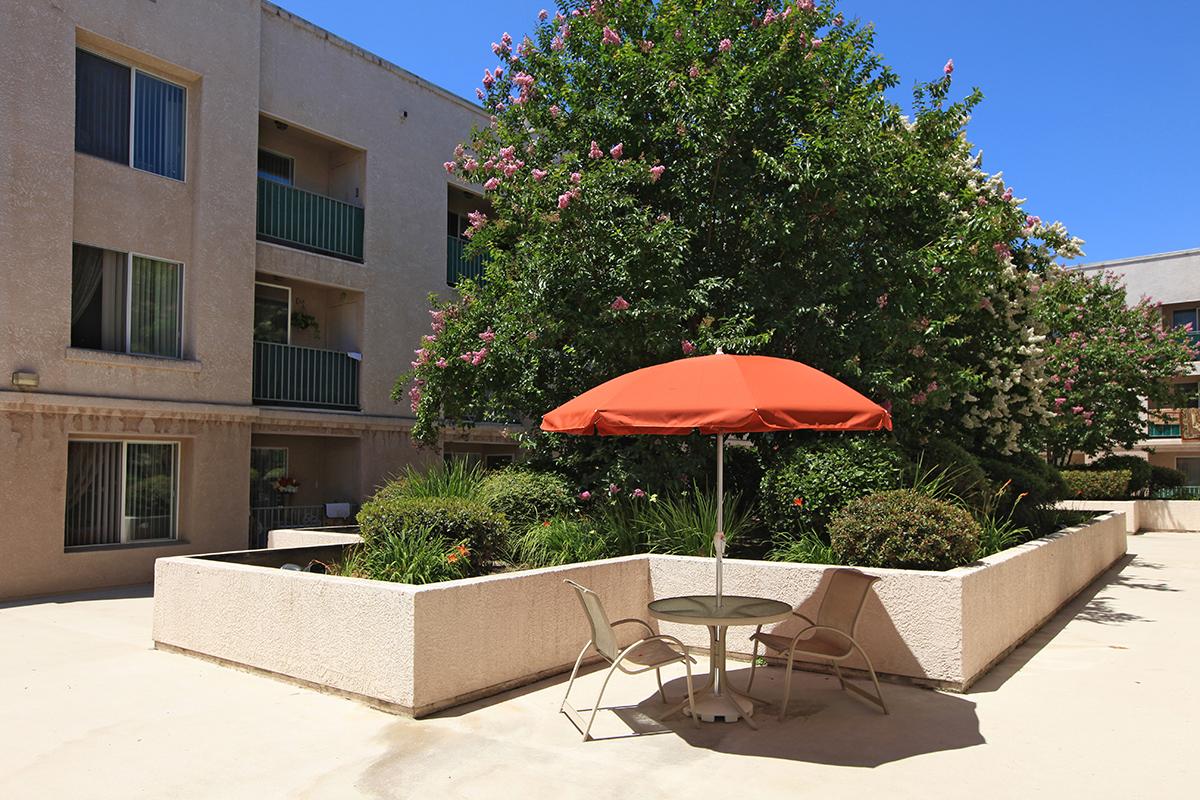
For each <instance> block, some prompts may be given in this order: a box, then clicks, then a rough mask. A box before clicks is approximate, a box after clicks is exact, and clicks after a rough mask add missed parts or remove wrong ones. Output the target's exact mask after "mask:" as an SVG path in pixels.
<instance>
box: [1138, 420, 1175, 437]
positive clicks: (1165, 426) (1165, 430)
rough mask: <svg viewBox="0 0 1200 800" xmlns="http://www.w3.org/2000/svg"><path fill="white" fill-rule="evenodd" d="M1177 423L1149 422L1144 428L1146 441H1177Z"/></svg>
mask: <svg viewBox="0 0 1200 800" xmlns="http://www.w3.org/2000/svg"><path fill="white" fill-rule="evenodd" d="M1179 436H1180V432H1179V423H1178V422H1176V423H1160V422H1151V423H1150V424H1149V425H1147V426H1146V438H1147V439H1178V438H1179Z"/></svg>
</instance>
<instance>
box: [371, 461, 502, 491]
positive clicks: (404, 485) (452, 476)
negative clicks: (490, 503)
mask: <svg viewBox="0 0 1200 800" xmlns="http://www.w3.org/2000/svg"><path fill="white" fill-rule="evenodd" d="M482 481H483V471H482V470H481V469H480V468H479V466H478V465H477V464H471V463H469V462H468V461H467V460H466V459H463V458H452V459H450V460H449V461H439V462H437V463H436V464H431V465H430V466H428V467H426V468H425V469H416V468H414V467H405V468H404V473H403V474H401V475H399V476H397V477H395V478H393V479H392V480H390V481H388V482H387V484H385V485H384V486H383V487H382V488H380V489H379V491H378V492H377V493H376V496H377V497H378V496H380V495H384V496H387V497H396V498H401V497H467V498H472V497H475V496H476V495H477V494H478V493H479V485H480V483H481V482H482Z"/></svg>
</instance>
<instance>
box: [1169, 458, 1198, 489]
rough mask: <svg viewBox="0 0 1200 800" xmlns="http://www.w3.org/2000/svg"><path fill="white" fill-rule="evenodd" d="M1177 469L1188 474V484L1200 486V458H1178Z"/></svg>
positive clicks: (1176, 461) (1176, 460)
mask: <svg viewBox="0 0 1200 800" xmlns="http://www.w3.org/2000/svg"><path fill="white" fill-rule="evenodd" d="M1175 469H1177V470H1179V471H1180V472H1182V473H1183V474H1184V475H1186V476H1187V484H1186V485H1187V486H1200V458H1194V457H1192V458H1183V457H1179V458H1176V459H1175Z"/></svg>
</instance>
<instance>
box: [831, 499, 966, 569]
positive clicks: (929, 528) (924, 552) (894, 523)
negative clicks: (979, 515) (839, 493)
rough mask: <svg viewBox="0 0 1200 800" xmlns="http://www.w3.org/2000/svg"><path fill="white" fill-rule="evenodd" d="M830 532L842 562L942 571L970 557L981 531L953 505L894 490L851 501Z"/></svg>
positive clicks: (962, 562)
mask: <svg viewBox="0 0 1200 800" xmlns="http://www.w3.org/2000/svg"><path fill="white" fill-rule="evenodd" d="M829 534H830V544H831V545H832V549H833V553H834V555H835V556H836V558H837V559H838V561H839V562H841V563H843V564H850V565H854V566H863V567H892V568H899V569H932V570H947V569H953V568H954V567H957V566H960V565H962V564H966V563H968V562H970V561H971V560H972V559H974V558H975V554H976V552H977V551H978V547H979V535H980V531H979V525H978V524H977V523H976V522H975V520H974V519H972V518H971V515H970V514H968V513H967V512H966V511H964V510H963V509H961V508H959V507H958V506H955V505H954V504H952V503H948V502H946V501H944V500H937V499H934V498H932V497H928V496H926V495H923V494H921V493H920V492H916V491H914V490H912V489H895V490H891V491H886V492H879V493H877V494H872V495H867V496H866V497H860V498H858V499H857V500H853V501H851V502H850V504H849V505H847V506H846V507H845V508H843V509H842V510H841V511H839V512H838V513H837V514H836V515H835V516H834V518H833V521H832V522H831V523H830V526H829Z"/></svg>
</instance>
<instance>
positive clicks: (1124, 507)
mask: <svg viewBox="0 0 1200 800" xmlns="http://www.w3.org/2000/svg"><path fill="white" fill-rule="evenodd" d="M1058 507H1059V508H1063V509H1067V510H1069V511H1119V512H1121V513H1123V514H1124V515H1125V530H1126V531H1127V532H1129V533H1137V532H1138V531H1200V500H1063V501H1062V502H1061V503H1059V504H1058Z"/></svg>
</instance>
